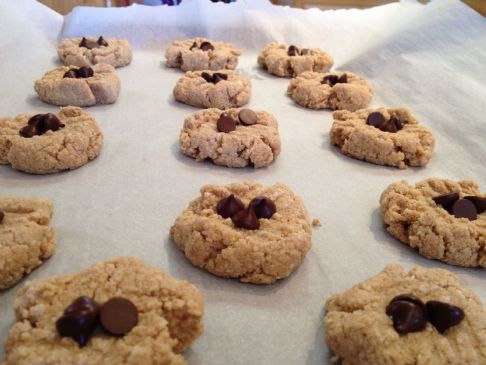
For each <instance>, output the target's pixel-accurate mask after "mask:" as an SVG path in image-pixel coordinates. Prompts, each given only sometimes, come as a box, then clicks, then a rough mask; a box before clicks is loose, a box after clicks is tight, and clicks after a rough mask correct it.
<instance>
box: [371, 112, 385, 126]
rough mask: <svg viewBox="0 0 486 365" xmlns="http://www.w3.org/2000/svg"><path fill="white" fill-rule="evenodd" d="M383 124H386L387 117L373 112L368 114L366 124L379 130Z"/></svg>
mask: <svg viewBox="0 0 486 365" xmlns="http://www.w3.org/2000/svg"><path fill="white" fill-rule="evenodd" d="M383 123H385V117H384V116H383V114H381V113H380V112H372V113H370V114H368V119H366V124H368V125H371V126H373V127H375V128H379V127H380V126H381V125H382V124H383Z"/></svg>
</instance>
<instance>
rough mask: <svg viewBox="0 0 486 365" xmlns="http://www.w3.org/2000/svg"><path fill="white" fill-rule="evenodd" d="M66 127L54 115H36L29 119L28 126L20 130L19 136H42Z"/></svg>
mask: <svg viewBox="0 0 486 365" xmlns="http://www.w3.org/2000/svg"><path fill="white" fill-rule="evenodd" d="M64 127H65V125H64V124H62V123H61V121H60V120H59V119H58V118H57V117H56V116H55V115H54V114H52V113H47V114H36V115H34V116H33V117H32V118H30V119H29V121H28V124H27V125H26V126H25V127H22V128H21V129H20V130H19V134H20V135H21V136H22V137H25V138H31V137H33V136H40V135H42V134H44V133H45V132H46V131H48V130H52V131H57V130H58V129H59V128H64Z"/></svg>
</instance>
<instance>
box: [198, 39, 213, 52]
mask: <svg viewBox="0 0 486 365" xmlns="http://www.w3.org/2000/svg"><path fill="white" fill-rule="evenodd" d="M199 48H200V49H202V50H203V51H212V50H214V46H213V45H212V44H211V43H209V42H206V41H204V42H202V43H201V45H200V46H199Z"/></svg>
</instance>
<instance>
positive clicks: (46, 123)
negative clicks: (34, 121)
mask: <svg viewBox="0 0 486 365" xmlns="http://www.w3.org/2000/svg"><path fill="white" fill-rule="evenodd" d="M39 124H42V130H44V131H49V130H51V131H57V130H58V129H59V128H63V127H64V124H62V123H61V121H60V120H59V118H58V117H56V116H55V115H54V114H52V113H47V114H45V115H44V118H42V122H41V123H39Z"/></svg>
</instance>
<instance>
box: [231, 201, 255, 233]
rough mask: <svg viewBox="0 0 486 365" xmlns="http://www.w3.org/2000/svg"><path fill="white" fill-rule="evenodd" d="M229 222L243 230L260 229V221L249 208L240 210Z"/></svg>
mask: <svg viewBox="0 0 486 365" xmlns="http://www.w3.org/2000/svg"><path fill="white" fill-rule="evenodd" d="M231 221H232V222H233V224H234V225H235V226H236V227H238V228H244V229H249V230H256V229H258V228H260V221H259V220H258V217H257V216H256V214H255V211H254V210H253V208H252V207H251V206H248V207H247V208H246V209H243V210H240V211H239V212H238V213H236V214H235V215H233V216H232V217H231Z"/></svg>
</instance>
